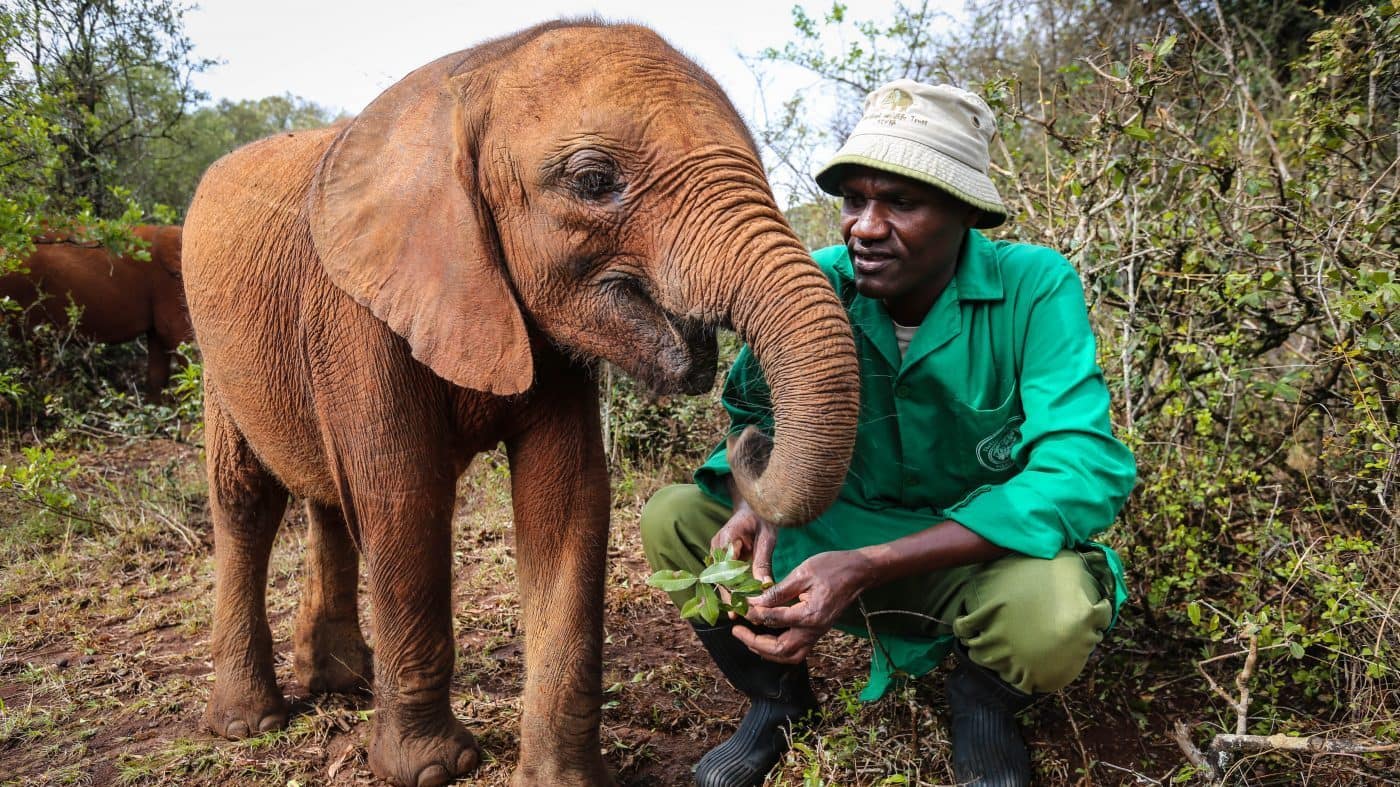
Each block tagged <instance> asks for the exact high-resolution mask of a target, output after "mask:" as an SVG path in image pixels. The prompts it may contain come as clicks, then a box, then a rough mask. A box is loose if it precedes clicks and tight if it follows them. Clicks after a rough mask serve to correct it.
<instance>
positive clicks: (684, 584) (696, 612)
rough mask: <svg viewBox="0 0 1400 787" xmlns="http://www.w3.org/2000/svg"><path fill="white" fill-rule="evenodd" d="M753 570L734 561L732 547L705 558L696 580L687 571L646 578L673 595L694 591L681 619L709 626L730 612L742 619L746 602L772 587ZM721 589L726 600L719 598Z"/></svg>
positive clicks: (745, 564) (682, 608)
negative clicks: (701, 622)
mask: <svg viewBox="0 0 1400 787" xmlns="http://www.w3.org/2000/svg"><path fill="white" fill-rule="evenodd" d="M752 568H753V567H752V566H751V565H750V564H749V563H748V562H747V561H743V560H737V559H735V557H734V547H733V545H730V547H729V548H728V549H718V548H716V549H713V550H711V551H710V554H708V555H706V556H705V570H703V571H701V572H700V575H699V576H696V575H694V574H692V573H690V572H689V571H684V570H681V569H676V570H674V571H658V572H656V573H655V574H652V575H651V576H650V577H648V578H647V584H648V585H651V586H652V587H654V588H660V589H662V590H664V591H666V592H667V593H674V592H677V591H681V590H686V589H688V588H692V587H693V588H695V596H694V597H692V598H691V599H690V600H688V601H686V602H685V604H684V606H682V607H681V617H685V618H692V619H696V620H703V621H705V622H706V623H708V624H710V625H711V626H713V625H715V623H716V622H717V621H718V620H719V616H720V615H722V614H727V613H730V612H733V613H734V614H736V615H743V614H745V613H747V612H748V611H749V599H750V598H753V597H754V596H756V595H758V594H759V593H762V592H763V591H764V590H766V589H768V588H770V587H772V586H773V583H772V582H763V581H760V580H758V579H756V578H755V577H754V575H753V570H752ZM720 588H723V589H724V590H725V591H726V592H727V593H728V596H729V598H728V599H727V600H725V599H722V598H720V594H719V592H718V591H719V589H720Z"/></svg>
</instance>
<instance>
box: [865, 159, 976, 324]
mask: <svg viewBox="0 0 1400 787" xmlns="http://www.w3.org/2000/svg"><path fill="white" fill-rule="evenodd" d="M840 190H841V197H842V203H841V237H842V238H844V239H845V240H846V248H847V249H849V250H850V252H851V263H852V265H853V266H854V267H855V274H856V289H857V290H859V291H860V294H861V295H864V296H866V297H867V298H877V299H879V300H881V301H884V303H885V309H886V310H887V311H889V313H890V316H891V317H893V318H894V320H895V321H896V322H898V323H900V324H901V325H918V324H919V323H921V322H923V319H924V315H926V314H928V310H929V308H930V307H932V306H933V303H934V301H935V300H937V299H938V296H939V294H940V293H942V292H943V289H944V288H945V287H946V286H947V285H948V282H949V281H951V280H952V278H953V272H954V270H955V269H956V268H957V264H958V254H959V252H960V251H961V250H962V244H963V239H964V238H965V237H966V235H967V230H968V228H970V227H972V226H973V225H974V224H975V223H976V222H977V216H978V213H979V211H978V210H977V208H974V207H972V206H971V205H968V204H967V203H964V202H961V201H960V200H958V199H957V198H955V197H953V196H951V195H949V194H947V193H946V192H943V191H940V190H938V189H936V188H934V187H932V186H929V185H926V184H924V183H920V182H919V181H916V180H911V179H909V178H906V177H903V176H901V175H894V174H891V173H888V172H881V171H879V170H875V169H869V168H867V167H851V168H850V169H849V170H848V171H847V172H846V173H845V176H844V177H843V178H842V179H841V187H840Z"/></svg>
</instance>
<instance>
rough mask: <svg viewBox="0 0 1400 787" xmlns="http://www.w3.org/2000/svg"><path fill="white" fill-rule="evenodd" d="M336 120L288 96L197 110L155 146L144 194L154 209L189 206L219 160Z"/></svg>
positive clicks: (322, 109) (221, 103)
mask: <svg viewBox="0 0 1400 787" xmlns="http://www.w3.org/2000/svg"><path fill="white" fill-rule="evenodd" d="M337 119H338V118H337V117H336V115H335V114H334V113H332V112H331V111H330V110H329V109H326V108H325V107H322V106H321V105H319V104H316V103H314V102H311V101H307V100H306V99H303V98H301V97H299V96H293V95H290V94H288V95H282V96H269V97H267V98H260V99H245V100H241V101H230V100H228V99H224V100H221V101H219V102H218V103H217V104H214V105H212V106H202V107H199V108H197V109H195V110H194V111H193V112H190V113H189V114H187V115H186V116H185V117H183V118H182V119H181V120H180V122H179V124H178V125H177V126H176V127H175V128H174V129H173V133H172V136H171V137H170V138H165V139H159V140H154V141H153V142H152V144H151V161H152V164H153V166H151V167H149V171H148V172H147V173H146V175H145V178H144V181H143V183H144V186H145V188H144V194H145V195H146V198H147V199H149V200H151V201H154V202H156V203H163V204H167V205H188V204H189V202H190V199H191V198H192V197H193V196H194V189H195V186H196V185H197V184H198V183H199V178H200V176H201V175H202V174H203V173H204V170H205V169H207V168H208V167H209V165H210V164H212V163H214V161H215V160H216V159H218V158H219V157H220V156H223V155H225V154H227V153H229V152H231V151H233V150H234V149H235V148H237V147H240V146H242V145H245V144H247V143H249V142H253V141H255V140H258V139H262V138H263V137H266V136H271V135H272V134H278V133H283V132H288V131H299V130H301V129H307V128H317V127H320V126H326V125H329V124H331V123H333V122H335V121H336V120H337Z"/></svg>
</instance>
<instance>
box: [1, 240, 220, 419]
mask: <svg viewBox="0 0 1400 787" xmlns="http://www.w3.org/2000/svg"><path fill="white" fill-rule="evenodd" d="M132 234H134V235H135V236H136V237H138V238H140V239H141V240H142V241H144V242H145V243H146V248H147V250H148V251H149V252H150V255H151V259H150V260H138V259H134V258H132V257H129V256H117V255H114V254H112V253H111V252H109V251H108V250H107V249H105V248H103V247H102V246H96V245H92V244H86V243H78V242H75V241H71V240H68V239H66V238H62V237H56V236H44V237H41V238H39V239H37V240H36V241H35V246H36V248H35V250H34V253H33V254H31V255H30V256H29V259H28V260H26V261H25V268H26V269H27V271H28V272H24V271H21V272H18V273H12V274H10V275H8V276H0V297H4V296H8V297H9V298H11V299H12V300H14V301H15V302H17V303H18V304H19V305H20V307H21V308H22V309H23V310H24V311H23V317H22V318H21V319H22V320H23V321H24V324H25V325H26V326H33V325H34V324H36V323H41V322H47V323H51V324H53V325H56V326H59V327H67V326H68V306H69V303H70V302H71V303H73V304H75V305H77V306H79V307H81V308H82V317H81V318H80V319H79V321H78V325H77V330H78V333H79V334H80V335H82V336H86V337H87V338H90V339H94V340H96V341H99V342H108V343H114V344H115V343H120V342H129V341H131V340H132V339H135V338H136V337H138V336H145V337H146V342H147V346H148V352H149V356H148V360H147V366H146V393H147V394H148V395H149V396H151V397H152V398H155V397H158V396H159V395H160V392H161V391H162V390H163V389H164V388H165V384H166V383H167V382H168V381H169V379H170V363H171V360H172V358H173V356H174V353H175V349H176V348H177V347H179V346H180V343H181V342H187V341H190V340H192V339H193V338H194V332H193V330H192V329H191V328H190V315H189V312H188V311H186V309H185V293H184V290H183V288H182V286H181V283H180V227H178V226H138V227H135V228H133V230H132Z"/></svg>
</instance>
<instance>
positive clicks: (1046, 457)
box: [641, 80, 1135, 787]
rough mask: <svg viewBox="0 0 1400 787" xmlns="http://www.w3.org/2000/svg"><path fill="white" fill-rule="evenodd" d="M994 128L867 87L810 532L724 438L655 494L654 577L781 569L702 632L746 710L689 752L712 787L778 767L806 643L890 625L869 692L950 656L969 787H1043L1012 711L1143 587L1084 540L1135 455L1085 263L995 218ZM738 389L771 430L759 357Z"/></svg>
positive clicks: (730, 402)
mask: <svg viewBox="0 0 1400 787" xmlns="http://www.w3.org/2000/svg"><path fill="white" fill-rule="evenodd" d="M995 129H996V120H995V118H994V117H993V115H992V112H991V110H990V109H989V108H988V107H987V105H986V103H985V102H983V101H982V100H981V99H980V98H979V97H977V96H975V95H973V94H972V93H969V92H967V91H964V90H960V89H958V88H955V87H951V86H948V85H938V86H930V85H923V84H919V83H916V82H912V81H909V80H900V81H896V82H893V83H890V84H888V85H885V86H883V87H881V88H879V89H878V90H876V91H875V92H873V93H871V94H870V96H869V97H868V98H867V100H866V107H865V114H864V116H863V117H862V119H861V121H860V123H859V124H858V125H857V126H856V128H855V131H854V132H853V133H852V135H851V137H850V139H848V140H847V141H846V143H845V145H844V146H843V147H842V148H841V150H840V151H839V152H838V153H837V155H836V157H835V158H834V159H832V161H831V162H830V163H829V164H828V165H827V166H826V167H825V168H824V169H822V170H821V172H819V173H818V174H817V176H816V178H817V183H818V184H819V185H820V186H821V188H822V189H823V190H825V191H827V192H829V193H831V194H834V195H837V196H839V197H840V198H841V201H842V208H841V235H842V237H843V238H844V240H845V245H844V246H834V247H831V248H827V249H822V250H820V251H818V252H816V253H815V255H814V256H815V258H816V261H817V263H818V264H819V265H820V266H821V267H822V269H823V271H824V272H825V273H826V275H827V276H828V277H829V278H830V280H831V284H832V287H834V288H835V290H836V292H837V293H838V294H839V295H840V297H841V299H842V301H843V303H844V304H845V306H846V309H847V311H848V313H849V316H850V320H851V326H852V328H853V332H854V334H855V341H856V351H857V354H858V356H859V358H860V370H861V417H860V428H859V432H858V434H857V438H856V447H855V454H854V457H853V458H852V461H851V466H850V472H849V474H848V475H847V477H846V482H845V486H844V488H843V489H842V490H841V494H840V497H839V498H838V500H837V501H836V503H835V504H834V505H832V507H831V508H830V509H829V510H827V511H826V512H825V513H823V514H822V515H821V516H819V517H818V518H817V519H816V520H814V521H812V522H810V523H808V524H806V525H804V526H801V527H793V528H784V529H781V530H780V529H778V528H776V527H775V526H773V525H771V524H769V523H767V522H764V521H762V520H760V519H759V518H758V517H757V516H756V515H755V514H754V512H753V511H752V510H751V509H750V508H749V506H748V505H747V503H746V502H745V501H744V500H742V499H740V498H739V497H738V496H737V494H736V492H735V490H734V488H733V485H732V484H731V483H730V475H729V465H728V462H727V457H726V453H725V447H724V444H723V443H722V442H721V444H720V446H719V448H718V449H716V451H715V452H714V454H713V455H712V456H711V457H710V459H709V460H708V461H707V462H706V463H705V464H704V466H702V467H701V468H700V469H699V470H698V471H697V472H696V475H695V482H696V483H695V484H694V485H678V486H671V487H667V488H666V489H663V490H661V491H660V492H658V493H657V494H656V495H655V496H654V497H653V498H652V499H651V500H650V501H649V502H648V503H647V506H646V509H645V510H644V512H643V514H642V525H641V526H642V537H643V541H644V544H645V548H646V554H647V559H648V560H649V561H650V563H651V565H652V567H653V568H655V569H657V570H663V569H685V570H688V571H691V572H695V573H699V572H700V571H701V570H702V569H703V567H704V559H705V556H706V555H707V554H708V553H709V551H710V549H711V548H712V547H713V546H726V545H730V544H733V545H734V546H735V548H736V550H737V552H738V554H739V555H740V556H741V557H746V558H749V559H752V561H753V564H754V574H755V575H756V576H758V577H760V578H763V577H765V576H768V575H771V576H772V577H775V578H777V580H779V581H778V583H777V585H775V586H774V587H772V588H770V589H769V590H768V591H766V592H765V593H763V594H762V595H761V596H758V597H756V598H755V599H753V600H752V607H751V609H750V611H749V613H748V614H747V616H746V619H741V620H739V621H721V622H720V625H717V626H714V627H709V626H705V625H704V624H697V625H696V633H697V634H698V635H699V638H700V641H701V643H702V644H703V645H704V647H705V649H706V650H707V651H708V652H709V654H710V656H711V657H712V658H713V659H714V661H715V664H716V665H717V666H718V667H719V669H720V670H721V671H722V672H723V673H724V675H725V677H727V678H728V679H729V682H730V683H732V684H733V685H734V687H735V688H736V689H738V690H739V691H741V692H743V693H744V694H746V695H747V696H748V697H749V700H750V702H751V705H750V708H749V710H748V713H747V715H746V716H745V717H744V719H743V722H742V723H741V724H740V726H739V729H738V731H737V732H736V733H735V734H734V736H733V737H732V738H730V739H729V740H728V741H726V742H725V743H723V744H721V745H720V746H718V747H716V748H715V749H713V750H711V751H710V752H709V753H707V754H706V755H705V756H704V757H703V758H702V759H701V760H700V762H699V763H698V765H697V766H696V769H695V778H696V782H697V783H698V784H700V785H702V787H740V786H741V785H758V784H761V783H762V782H763V780H764V777H765V776H766V775H767V773H768V772H769V770H771V769H772V767H773V766H774V765H775V764H776V763H777V761H778V759H779V758H780V757H781V756H782V754H783V752H784V751H785V749H786V745H787V743H786V740H787V738H786V734H787V730H786V726H787V725H789V724H790V723H792V722H795V721H797V720H799V719H800V718H801V717H802V716H803V715H804V714H805V713H806V712H807V711H809V710H812V709H813V708H815V706H816V704H817V702H816V698H815V697H814V695H813V692H812V688H811V684H810V682H809V678H808V671H807V666H806V659H807V654H808V653H809V652H810V651H811V649H812V646H813V645H814V644H815V643H816V642H817V641H818V640H819V639H820V638H821V637H823V636H824V635H826V633H827V632H828V631H830V630H831V629H832V628H837V629H840V630H842V631H845V632H847V633H850V634H854V635H857V636H868V635H869V633H870V632H873V633H874V638H875V642H874V643H873V645H872V648H871V651H872V664H871V670H870V682H869V684H868V685H867V687H866V689H865V692H864V693H863V694H862V698H864V699H866V700H873V699H877V698H879V697H880V696H882V695H883V694H884V693H885V691H886V689H887V687H888V686H889V684H890V681H891V678H892V677H893V676H894V675H895V674H896V673H901V674H907V675H913V676H917V675H922V674H924V673H927V672H928V671H930V670H932V669H933V668H934V667H935V666H937V665H938V663H939V662H940V661H941V660H942V659H943V658H944V657H945V656H946V655H947V653H948V652H949V651H950V650H951V651H953V653H954V654H955V658H956V666H955V667H954V669H953V670H952V672H951V673H950V674H949V677H948V680H947V685H946V687H947V698H948V705H949V707H950V709H951V712H952V721H951V726H952V744H953V752H952V759H953V768H954V771H955V775H956V776H957V779H958V782H959V783H961V784H976V785H997V786H998V787H1000V786H1001V785H1025V784H1027V783H1029V781H1030V777H1031V768H1030V757H1029V755H1028V753H1027V751H1026V747H1025V744H1024V742H1023V741H1022V738H1021V735H1020V732H1019V729H1018V726H1017V722H1016V718H1015V714H1016V713H1017V712H1019V711H1020V710H1022V709H1024V708H1025V707H1026V706H1027V705H1028V704H1029V703H1030V702H1031V701H1032V699H1033V698H1034V697H1036V696H1037V695H1039V694H1043V693H1045V692H1052V691H1056V690H1058V689H1061V688H1063V687H1065V686H1067V685H1069V684H1070V682H1072V681H1073V680H1074V679H1075V678H1076V677H1077V676H1078V675H1079V673H1080V671H1081V670H1083V668H1084V665H1085V663H1086V662H1087V660H1088V658H1089V654H1090V652H1091V651H1092V650H1093V649H1094V647H1095V646H1096V645H1097V644H1098V643H1099V641H1100V640H1101V639H1102V638H1103V636H1104V632H1105V631H1107V630H1108V628H1109V627H1110V626H1111V625H1112V624H1113V621H1114V619H1115V617H1116V614H1117V610H1118V607H1119V605H1121V604H1122V602H1123V600H1124V599H1125V598H1126V595H1127V593H1126V590H1125V588H1124V584H1123V574H1122V569H1121V564H1120V563H1119V560H1118V557H1117V555H1115V554H1114V552H1113V551H1112V550H1110V549H1109V548H1107V547H1105V546H1103V545H1101V544H1097V543H1094V542H1093V541H1091V540H1090V539H1091V538H1092V537H1093V536H1094V535H1095V534H1097V533H1099V532H1101V531H1102V530H1104V529H1105V528H1107V527H1108V526H1109V525H1110V524H1111V523H1112V522H1113V519H1114V517H1115V516H1116V515H1117V513H1118V510H1119V508H1120V507H1121V506H1122V505H1123V502H1124V500H1125V499H1126V498H1127V496H1128V493H1129V491H1130V490H1131V488H1132V485H1133V481H1134V477H1135V470H1134V463H1133V457H1132V454H1131V453H1130V452H1129V451H1128V449H1127V448H1126V447H1124V446H1123V444H1122V443H1120V442H1119V441H1118V440H1116V439H1115V438H1114V437H1113V434H1112V432H1111V430H1110V424H1109V396H1108V389H1107V388H1106V387H1105V385H1104V380H1103V373H1102V371H1101V370H1100V369H1099V367H1098V365H1097V362H1096V359H1095V346H1094V337H1093V334H1092V332H1091V330H1090V326H1089V319H1088V314H1087V310H1086V308H1085V302H1084V294H1083V290H1082V288H1081V285H1080V281H1079V277H1078V275H1077V274H1076V273H1075V271H1074V269H1073V268H1072V267H1071V266H1070V265H1069V263H1068V262H1067V261H1066V260H1065V259H1064V257H1062V256H1061V255H1060V254H1058V253H1057V252H1055V251H1054V250H1052V249H1048V248H1044V247H1040V246H1033V245H1028V244H1023V243H1011V242H1005V241H992V240H988V239H987V238H986V237H984V236H983V235H982V234H981V233H980V232H978V231H977V230H978V229H985V228H990V227H996V226H998V225H1000V224H1002V223H1003V222H1004V221H1005V220H1006V218H1007V211H1006V208H1005V207H1004V205H1003V203H1002V200H1001V197H1000V195H999V194H998V192H997V189H996V187H995V186H994V185H993V183H992V181H991V179H990V178H989V176H988V174H987V173H988V159H989V155H988V146H989V144H990V142H991V140H992V138H993V135H994V133H995ZM724 404H725V407H726V408H727V409H728V411H729V414H730V418H731V430H732V432H734V433H737V432H739V431H741V430H742V429H743V428H744V427H746V426H750V425H753V426H757V427H758V428H760V429H764V430H770V433H771V428H772V423H773V421H772V412H771V405H770V402H769V398H768V388H767V386H766V385H765V383H764V380H763V377H762V374H761V372H760V369H759V366H758V363H757V362H756V360H755V359H754V357H753V355H752V354H751V353H750V351H749V349H748V348H747V347H746V348H744V349H743V351H741V352H740V354H739V357H738V360H737V361H736V363H735V365H734V368H733V370H732V371H731V372H730V374H729V378H728V380H727V382H726V385H725V391H724ZM689 593H690V591H683V592H680V593H676V594H674V598H675V600H676V601H677V602H678V603H680V602H683V601H684V600H685V599H686V597H687V596H688V595H689Z"/></svg>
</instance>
